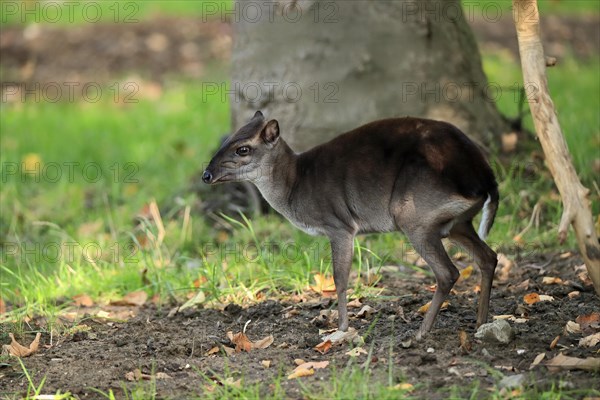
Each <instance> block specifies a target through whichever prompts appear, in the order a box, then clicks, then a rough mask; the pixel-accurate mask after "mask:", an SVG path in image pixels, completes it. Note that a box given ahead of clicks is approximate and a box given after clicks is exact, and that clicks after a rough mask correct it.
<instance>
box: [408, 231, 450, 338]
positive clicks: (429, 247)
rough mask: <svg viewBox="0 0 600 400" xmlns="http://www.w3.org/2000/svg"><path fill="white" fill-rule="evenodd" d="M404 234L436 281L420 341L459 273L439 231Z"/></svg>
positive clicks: (419, 334) (429, 327) (421, 330)
mask: <svg viewBox="0 0 600 400" xmlns="http://www.w3.org/2000/svg"><path fill="white" fill-rule="evenodd" d="M405 233H406V235H407V236H408V238H409V240H410V241H411V243H412V244H413V247H414V248H415V250H416V251H417V252H418V253H419V254H420V255H421V257H423V259H424V260H425V261H426V262H427V264H428V265H429V267H430V268H431V270H432V271H433V274H434V275H435V279H436V281H437V289H436V290H435V293H434V295H433V299H432V300H431V305H430V306H429V310H427V312H426V313H425V318H424V319H423V323H422V324H421V328H420V329H419V332H418V333H417V339H421V337H423V336H424V335H425V334H426V333H427V332H429V330H430V329H431V327H432V326H433V322H434V321H435V317H436V316H437V314H438V312H439V311H440V308H441V306H442V303H443V302H444V301H445V300H446V298H447V297H448V293H450V290H451V289H452V287H453V286H454V283H455V282H456V280H457V279H458V277H459V273H458V269H456V267H455V266H454V264H453V263H452V261H451V260H450V257H448V254H447V253H446V250H445V249H444V245H443V244H442V239H441V235H440V232H439V229H435V230H427V231H426V230H424V229H416V230H414V231H407V230H405Z"/></svg>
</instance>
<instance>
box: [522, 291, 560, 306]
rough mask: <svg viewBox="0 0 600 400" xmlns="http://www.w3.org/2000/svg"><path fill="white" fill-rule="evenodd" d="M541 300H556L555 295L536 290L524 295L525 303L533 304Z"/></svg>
mask: <svg viewBox="0 0 600 400" xmlns="http://www.w3.org/2000/svg"><path fill="white" fill-rule="evenodd" d="M540 301H554V297H552V296H548V295H545V294H537V293H535V292H534V293H528V294H526V295H525V296H523V302H525V304H529V305H532V304H535V303H538V302H540Z"/></svg>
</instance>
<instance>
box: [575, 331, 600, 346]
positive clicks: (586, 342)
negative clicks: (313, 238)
mask: <svg viewBox="0 0 600 400" xmlns="http://www.w3.org/2000/svg"><path fill="white" fill-rule="evenodd" d="M598 343H600V332H598V333H594V334H592V335H589V336H586V337H584V338H581V339H580V340H579V346H580V347H594V346H595V345H597V344H598Z"/></svg>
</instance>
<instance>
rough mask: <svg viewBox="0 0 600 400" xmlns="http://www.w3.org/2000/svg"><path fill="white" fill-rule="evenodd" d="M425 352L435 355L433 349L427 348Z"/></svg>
mask: <svg viewBox="0 0 600 400" xmlns="http://www.w3.org/2000/svg"><path fill="white" fill-rule="evenodd" d="M427 352H428V353H435V349H434V348H433V347H428V348H427Z"/></svg>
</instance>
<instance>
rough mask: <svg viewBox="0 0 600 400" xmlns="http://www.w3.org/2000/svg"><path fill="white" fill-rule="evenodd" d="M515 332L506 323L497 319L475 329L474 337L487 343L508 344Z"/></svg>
mask: <svg viewBox="0 0 600 400" xmlns="http://www.w3.org/2000/svg"><path fill="white" fill-rule="evenodd" d="M514 335H515V332H514V331H513V329H512V327H511V326H510V324H509V323H508V322H506V321H505V320H503V319H498V320H496V321H494V322H491V323H489V324H483V325H481V326H480V327H479V329H477V332H476V333H475V337H476V338H477V339H483V340H487V341H496V342H500V343H505V344H506V343H510V341H511V340H512V339H513V337H514Z"/></svg>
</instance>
